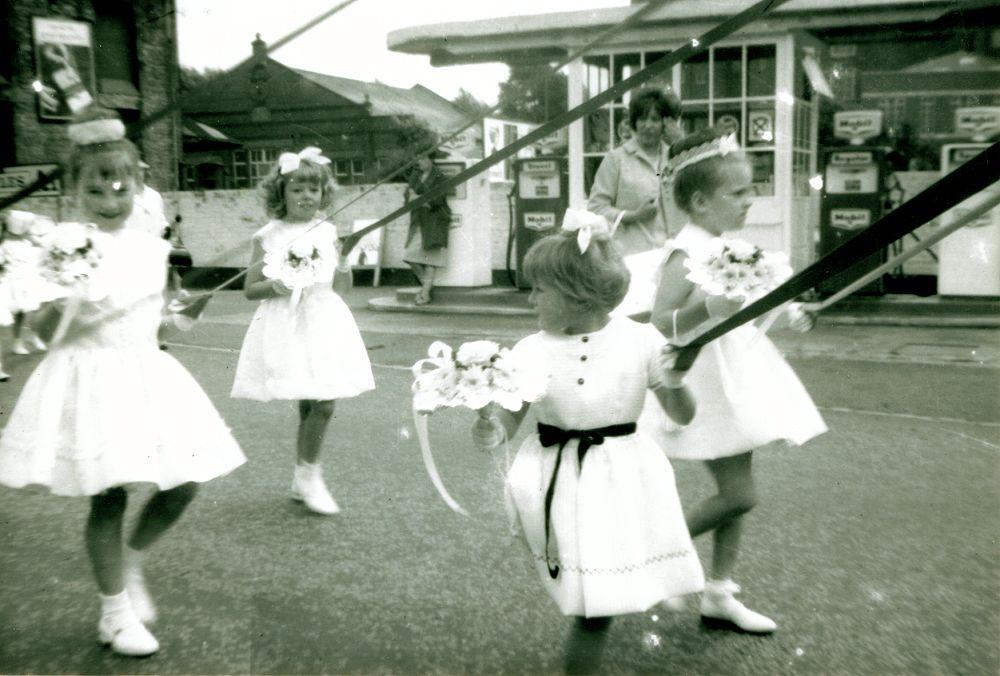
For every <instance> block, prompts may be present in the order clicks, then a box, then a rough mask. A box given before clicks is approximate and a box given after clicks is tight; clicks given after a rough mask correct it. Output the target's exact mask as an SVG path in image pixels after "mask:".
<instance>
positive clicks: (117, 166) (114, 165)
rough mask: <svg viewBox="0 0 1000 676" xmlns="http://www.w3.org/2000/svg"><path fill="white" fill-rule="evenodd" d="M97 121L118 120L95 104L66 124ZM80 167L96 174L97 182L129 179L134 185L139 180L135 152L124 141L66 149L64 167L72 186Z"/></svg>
mask: <svg viewBox="0 0 1000 676" xmlns="http://www.w3.org/2000/svg"><path fill="white" fill-rule="evenodd" d="M100 120H109V121H118V122H120V121H121V118H120V117H119V116H118V114H117V113H115V112H114V111H112V110H108V109H107V108H102V107H100V106H97V105H92V106H88V107H87V108H86V109H84V110H83V111H81V112H80V114H79V115H77V116H76V117H74V118H73V121H72V122H71V123H70V124H71V125H73V124H83V123H87V122H96V121H100ZM84 166H87V167H88V168H89V169H92V170H94V171H96V172H97V173H98V175H99V176H100V178H101V179H103V180H107V181H115V180H121V179H123V178H128V179H132V180H133V181H134V182H135V184H136V185H138V184H139V183H140V182H141V180H142V170H141V169H140V168H139V149H138V148H136V147H135V144H134V143H132V142H131V141H129V140H128V139H127V138H124V137H122V138H109V139H107V140H101V141H98V142H95V143H74V144H72V145H71V146H70V153H69V157H68V159H67V160H66V168H67V170H68V173H69V176H70V178H71V179H72V181H73V182H74V183H76V182H77V181H78V180H79V178H80V174H81V173H82V170H83V168H84Z"/></svg>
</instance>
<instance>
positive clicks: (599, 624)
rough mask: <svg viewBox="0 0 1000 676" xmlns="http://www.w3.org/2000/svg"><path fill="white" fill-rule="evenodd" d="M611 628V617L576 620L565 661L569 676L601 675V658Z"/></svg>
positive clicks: (567, 643) (565, 668) (568, 642)
mask: <svg viewBox="0 0 1000 676" xmlns="http://www.w3.org/2000/svg"><path fill="white" fill-rule="evenodd" d="M610 628H611V618H610V617H578V618H576V619H575V620H574V623H573V628H572V630H570V635H569V640H567V641H566V654H565V657H564V661H563V669H564V670H565V672H566V673H567V674H598V673H601V658H602V656H603V655H604V646H605V644H606V643H607V640H608V630H609V629H610Z"/></svg>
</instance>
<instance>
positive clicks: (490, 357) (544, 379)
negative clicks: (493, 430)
mask: <svg viewBox="0 0 1000 676" xmlns="http://www.w3.org/2000/svg"><path fill="white" fill-rule="evenodd" d="M427 353H428V356H427V357H426V358H425V359H421V360H420V361H418V362H417V363H415V364H414V365H413V369H412V370H413V387H412V390H413V419H414V425H415V427H416V430H417V439H418V441H419V443H420V450H421V453H422V454H423V458H424V465H425V467H426V468H427V474H428V476H430V479H431V482H432V483H433V484H434V487H435V488H437V490H438V493H439V494H440V495H441V498H442V499H443V500H444V501H445V503H446V504H447V505H448V506H449V507H451V508H452V509H453V510H455V511H456V512H459V513H460V514H467V512H466V511H465V510H464V509H463V508H462V507H461V506H460V505H459V504H458V503H457V502H455V500H454V499H453V498H452V497H451V496H450V495H449V494H448V491H447V490H446V489H445V487H444V484H443V483H442V482H441V477H440V476H439V475H438V472H437V468H436V467H435V465H434V456H433V454H432V453H431V448H430V442H429V441H428V435H427V418H428V416H429V415H430V414H431V413H433V412H435V411H437V410H439V409H441V408H454V407H466V408H470V409H473V410H475V411H478V413H479V415H480V417H483V418H489V417H490V415H491V411H492V410H493V409H495V407H497V406H499V407H502V408H505V409H507V410H508V411H517V410H519V409H520V408H521V407H522V406H523V405H524V404H525V402H533V401H537V400H538V398H539V397H541V396H542V394H543V393H544V392H545V388H546V386H547V384H548V375H547V374H548V371H547V370H546V368H545V367H544V365H543V364H534V363H528V361H527V360H525V359H524V358H523V357H522V356H521V355H519V354H518V353H516V352H512V351H511V350H508V349H507V348H502V347H500V346H499V345H498V344H497V343H495V342H493V341H491V340H477V341H473V342H469V343H464V344H462V345H461V346H459V348H458V351H457V352H454V353H453V352H452V349H451V348H450V347H449V346H448V345H446V344H444V343H442V342H441V341H435V342H434V343H432V344H431V346H430V348H428V350H427Z"/></svg>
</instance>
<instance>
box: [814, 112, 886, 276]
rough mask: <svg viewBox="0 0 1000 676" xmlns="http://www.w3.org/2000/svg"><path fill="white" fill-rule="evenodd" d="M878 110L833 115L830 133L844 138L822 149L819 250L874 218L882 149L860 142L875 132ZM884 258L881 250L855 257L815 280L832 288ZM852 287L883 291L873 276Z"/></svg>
mask: <svg viewBox="0 0 1000 676" xmlns="http://www.w3.org/2000/svg"><path fill="white" fill-rule="evenodd" d="M881 118H882V111H848V112H844V113H836V114H835V115H834V136H836V137H838V138H844V139H847V140H848V141H849V142H850V144H849V145H847V146H843V147H838V148H829V149H827V150H826V151H825V152H824V154H823V164H824V167H825V172H824V173H825V175H824V179H823V191H822V202H821V207H820V242H819V247H820V251H819V254H820V256H825V255H826V254H828V253H830V252H831V251H833V250H834V249H836V248H837V247H839V246H840V245H841V244H843V243H844V242H846V241H847V240H849V239H851V238H852V237H854V236H855V235H857V234H859V233H860V232H862V231H864V230H865V229H866V228H868V227H869V226H870V225H871V224H872V223H874V222H875V221H877V220H878V219H879V218H880V217H881V216H882V213H883V209H884V205H885V191H886V188H885V185H886V176H887V165H886V161H885V155H886V149H885V148H881V147H878V146H874V145H864V142H865V141H866V140H869V139H871V138H874V137H875V136H877V135H878V134H880V133H881V127H882V122H881ZM884 260H885V251H884V250H883V251H880V252H878V253H876V254H873V255H871V256H868V257H867V258H865V259H863V260H859V261H857V262H856V263H855V264H853V265H852V266H851V267H849V268H847V269H846V270H844V271H843V272H840V273H838V274H836V275H834V276H832V277H830V278H828V279H826V280H824V281H823V282H821V283H820V284H819V291H820V292H821V293H835V292H836V291H839V290H840V289H841V288H843V287H844V286H846V285H847V284H848V283H850V282H851V281H853V280H854V279H857V278H858V277H860V276H862V275H863V274H865V273H866V272H869V271H870V270H873V269H874V268H876V267H878V266H879V265H880V264H881V263H882V262H883V261H884ZM857 293H859V294H867V295H879V294H882V293H884V288H883V284H882V280H881V279H879V280H876V281H874V282H872V283H871V284H869V285H868V286H866V287H864V288H862V289H860V290H859V291H858V292H857Z"/></svg>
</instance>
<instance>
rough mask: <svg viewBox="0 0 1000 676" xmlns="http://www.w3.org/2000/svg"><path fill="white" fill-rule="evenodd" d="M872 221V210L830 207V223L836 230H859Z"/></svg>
mask: <svg viewBox="0 0 1000 676" xmlns="http://www.w3.org/2000/svg"><path fill="white" fill-rule="evenodd" d="M871 223H872V212H871V211H869V210H868V209H832V210H831V211H830V225H831V226H833V227H834V228H837V229H838V230H860V229H861V228H867V227H868V226H869V225H871Z"/></svg>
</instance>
